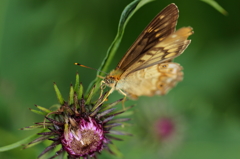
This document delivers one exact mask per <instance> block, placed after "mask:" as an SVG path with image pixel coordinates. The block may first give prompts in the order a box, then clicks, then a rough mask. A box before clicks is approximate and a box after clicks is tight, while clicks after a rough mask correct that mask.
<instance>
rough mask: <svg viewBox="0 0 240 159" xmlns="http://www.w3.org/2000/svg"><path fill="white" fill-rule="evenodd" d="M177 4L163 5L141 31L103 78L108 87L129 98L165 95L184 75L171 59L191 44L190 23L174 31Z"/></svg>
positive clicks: (191, 32)
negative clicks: (114, 66)
mask: <svg viewBox="0 0 240 159" xmlns="http://www.w3.org/2000/svg"><path fill="white" fill-rule="evenodd" d="M178 12H179V11H178V8H177V6H176V5H175V4H174V3H172V4H170V5H168V6H167V7H166V8H164V9H163V10H162V11H161V12H160V13H159V14H158V15H157V16H156V17H155V18H154V19H153V20H152V22H151V23H150V24H149V25H148V26H147V27H146V29H145V30H143V32H142V33H141V34H140V36H139V37H138V38H137V40H136V41H135V42H134V43H133V45H132V46H131V47H130V49H129V50H128V51H127V53H126V54H125V56H124V57H123V58H122V60H121V61H120V62H119V63H118V65H117V67H116V68H115V69H114V70H113V71H111V72H110V74H109V75H107V76H106V77H105V78H104V80H103V81H102V82H103V83H104V84H105V85H107V86H109V87H111V91H110V92H112V91H113V90H118V91H119V92H120V93H122V94H124V95H125V96H128V97H130V98H132V99H136V98H137V97H138V96H143V95H144V96H153V95H155V94H159V95H164V94H166V93H167V92H168V91H169V90H170V89H171V88H172V87H174V86H175V85H176V84H177V83H178V82H179V81H181V80H182V78H183V72H182V67H181V66H180V65H179V64H178V63H174V62H172V59H174V58H175V57H177V56H179V55H180V54H182V52H183V51H184V50H185V49H186V48H187V46H188V45H189V44H190V42H191V40H187V38H188V36H190V35H191V34H193V31H192V28H191V27H184V28H181V29H179V30H177V31H175V27H176V24H177V19H178Z"/></svg>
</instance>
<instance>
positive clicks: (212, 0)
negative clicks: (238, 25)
mask: <svg viewBox="0 0 240 159" xmlns="http://www.w3.org/2000/svg"><path fill="white" fill-rule="evenodd" d="M201 1H203V2H205V3H207V4H209V5H210V6H212V7H213V8H215V9H216V10H217V11H219V12H220V13H222V14H223V15H228V13H227V11H226V10H225V9H224V8H222V7H221V6H220V5H219V4H218V3H217V2H216V1H214V0H201Z"/></svg>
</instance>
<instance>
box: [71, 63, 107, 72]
mask: <svg viewBox="0 0 240 159" xmlns="http://www.w3.org/2000/svg"><path fill="white" fill-rule="evenodd" d="M74 64H75V65H78V66H81V67H85V68H89V69H92V70H97V71H99V72H102V73H105V74H106V75H107V73H106V72H103V71H100V70H98V69H96V68H92V67H88V66H85V65H82V64H80V63H74Z"/></svg>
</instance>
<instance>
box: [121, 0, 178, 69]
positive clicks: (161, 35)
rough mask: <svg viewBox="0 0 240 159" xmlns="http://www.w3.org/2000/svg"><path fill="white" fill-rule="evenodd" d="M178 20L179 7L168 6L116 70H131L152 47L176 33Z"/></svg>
mask: <svg viewBox="0 0 240 159" xmlns="http://www.w3.org/2000/svg"><path fill="white" fill-rule="evenodd" d="M177 19H178V8H177V6H176V5H175V4H170V5H168V6H167V7H166V8H165V9H163V10H162V11H161V12H160V13H159V14H158V15H157V16H156V17H155V18H154V19H153V21H152V22H151V23H150V24H149V25H148V26H147V27H146V29H145V30H144V31H143V32H142V33H141V34H140V36H139V37H138V38H137V40H136V41H135V42H134V43H133V45H132V46H131V47H130V49H129V50H128V51H127V53H126V54H125V56H124V57H123V58H122V60H121V61H120V62H119V64H118V66H117V68H116V69H120V70H122V71H123V72H124V71H125V70H130V69H131V66H132V65H134V64H135V63H136V62H137V61H138V60H139V59H140V58H141V57H142V56H144V55H146V53H147V52H148V51H149V50H150V49H151V48H152V47H154V46H155V45H156V44H157V43H159V42H160V41H162V40H164V39H165V38H166V37H167V36H169V35H170V34H172V33H173V32H174V31H175V26H176V23H177ZM150 56H151V55H150ZM135 66H136V65H135Z"/></svg>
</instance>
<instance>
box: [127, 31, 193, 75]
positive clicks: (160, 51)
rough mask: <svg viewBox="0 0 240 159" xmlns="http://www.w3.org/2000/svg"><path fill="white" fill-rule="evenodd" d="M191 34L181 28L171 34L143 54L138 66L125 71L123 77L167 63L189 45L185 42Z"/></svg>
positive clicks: (187, 41)
mask: <svg viewBox="0 0 240 159" xmlns="http://www.w3.org/2000/svg"><path fill="white" fill-rule="evenodd" d="M191 34H192V28H191V27H185V28H181V29H179V30H177V31H176V32H175V33H172V34H171V35H169V36H168V37H167V38H165V39H164V40H163V41H161V42H160V43H158V44H156V45H155V46H154V47H152V48H151V49H150V50H149V51H148V52H147V53H146V54H144V55H143V56H142V57H141V58H140V59H139V60H138V63H139V64H136V65H135V67H133V68H132V69H131V70H129V71H128V72H127V71H125V73H124V74H123V76H124V75H125V76H126V75H128V74H130V73H132V72H135V71H137V70H141V69H143V68H146V67H150V66H152V65H155V64H158V63H162V62H165V61H169V60H171V59H173V58H175V57H177V56H179V55H180V54H181V53H182V52H183V51H184V50H185V49H186V47H187V46H188V45H189V44H190V42H191V40H187V38H188V36H190V35H191Z"/></svg>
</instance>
